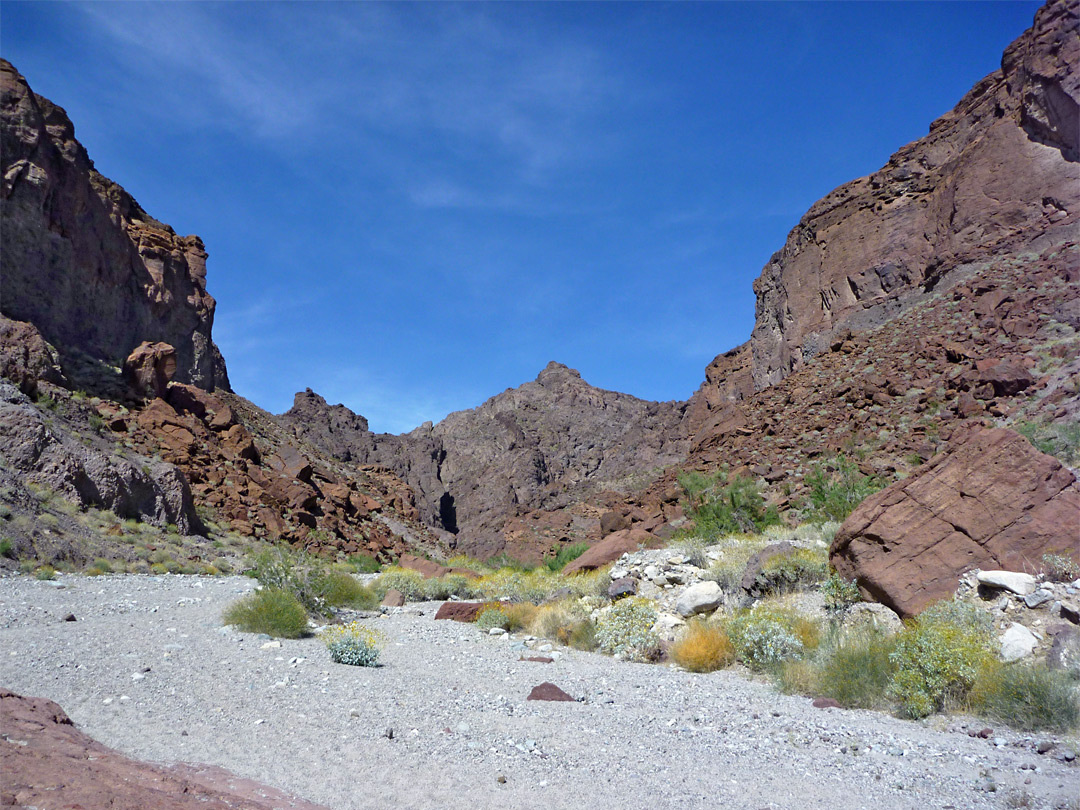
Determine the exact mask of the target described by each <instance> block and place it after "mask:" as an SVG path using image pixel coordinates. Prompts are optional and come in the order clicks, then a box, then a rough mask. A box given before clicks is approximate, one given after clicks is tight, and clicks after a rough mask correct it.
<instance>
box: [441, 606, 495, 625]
mask: <svg viewBox="0 0 1080 810" xmlns="http://www.w3.org/2000/svg"><path fill="white" fill-rule="evenodd" d="M503 604H504V603H502V602H443V603H442V604H441V605H439V609H438V610H437V611H436V612H435V618H436V619H453V620H454V621H455V622H465V623H467V624H468V623H471V622H475V621H476V617H477V616H479V615H480V613H481V611H483V610H486V609H487V608H489V607H493V606H497V605H503Z"/></svg>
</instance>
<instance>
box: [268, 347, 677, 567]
mask: <svg viewBox="0 0 1080 810" xmlns="http://www.w3.org/2000/svg"><path fill="white" fill-rule="evenodd" d="M685 408H686V405H685V403H664V402H647V401H644V400H640V399H637V398H635V397H631V396H628V395H626V394H617V393H614V392H612V391H603V390H601V389H599V388H594V387H593V386H591V385H589V384H588V383H586V382H585V381H584V380H582V379H581V376H580V375H579V374H578V372H576V371H574V370H573V369H569V368H567V367H566V366H563V365H560V364H558V363H549V364H548V366H547V368H545V369H544V370H543V371H542V372H540V375H539V376H538V377H537V378H536V380H535V381H533V382H529V383H525V384H524V385H522V386H520V387H518V388H515V389H511V390H508V391H505V392H503V393H502V394H499V395H498V396H495V397H492V398H491V399H489V400H488V401H487V402H485V403H484V404H483V405H481V406H480V407H478V408H474V409H472V410H468V411H459V412H457V413H452V414H450V415H449V416H448V417H446V419H444V420H443V421H442V422H440V423H439V424H437V425H430V424H428V425H424V426H422V427H419V428H417V429H416V430H414V431H412V432H411V433H407V434H404V435H402V436H388V435H382V434H381V435H376V434H372V433H371V432H370V431H369V430H368V429H367V420H365V419H364V418H363V417H360V416H357V415H356V414H353V413H352V412H351V411H349V410H348V409H347V408H344V407H343V406H341V405H335V406H333V407H331V406H328V405H327V404H326V401H325V400H323V398H322V397H320V396H318V395H317V394H315V393H313V392H311V391H310V390H309V391H307V392H305V393H302V394H297V395H296V400H295V404H294V405H293V408H292V409H291V410H290V411H289V412H288V413H286V414H284V415H283V416H282V417H281V420H282V422H283V423H284V424H286V425H288V426H291V428H292V429H293V430H294V431H295V432H296V434H297V435H298V436H300V437H302V438H304V439H305V440H306V441H308V442H310V443H311V444H313V445H314V446H316V447H318V448H320V449H321V450H323V451H324V452H327V453H329V454H331V455H333V456H334V457H335V458H339V459H343V460H344V459H348V460H352V461H354V462H360V463H374V464H380V465H382V466H385V467H387V468H389V469H391V470H393V471H394V472H395V473H397V474H398V475H399V476H401V477H402V478H403V479H404V480H405V481H407V482H408V483H409V484H410V485H411V486H412V487H413V489H414V490H415V491H416V493H417V499H418V501H419V502H420V504H419V505H420V512H421V518H422V519H423V520H424V521H425V522H428V523H429V524H430V525H433V526H437V527H440V528H442V529H445V530H447V531H449V532H452V533H454V534H456V535H457V537H456V548H457V549H459V550H461V551H465V552H467V553H469V554H473V555H475V556H481V557H486V556H491V555H492V554H496V553H498V552H499V551H501V550H502V549H503V548H504V547H505V542H506V541H505V538H504V537H503V535H502V529H503V527H504V525H505V524H506V521H507V519H508V518H510V517H513V516H515V515H518V514H521V513H524V512H526V511H528V510H529V509H534V508H538V507H544V506H559V505H565V504H567V503H569V502H570V501H571V500H572V499H574V498H576V497H580V496H582V495H584V494H588V492H589V491H591V490H593V489H598V488H600V486H601V485H604V486H611V484H612V482H619V481H621V480H625V479H627V478H629V477H632V476H633V475H635V474H641V472H642V471H646V470H654V469H659V468H661V467H663V466H665V465H668V464H672V463H675V462H677V461H681V460H682V459H683V458H684V457H685V454H686V449H687V446H688V442H687V440H686V439H685V430H684V428H683V427H682V423H683V420H684V418H685ZM451 542H454V541H451Z"/></svg>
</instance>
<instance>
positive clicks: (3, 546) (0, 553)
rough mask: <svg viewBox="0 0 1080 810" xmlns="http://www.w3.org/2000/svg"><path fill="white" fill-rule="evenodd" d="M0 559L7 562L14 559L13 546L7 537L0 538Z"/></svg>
mask: <svg viewBox="0 0 1080 810" xmlns="http://www.w3.org/2000/svg"><path fill="white" fill-rule="evenodd" d="M0 557H6V558H7V559H9V560H13V559H15V544H14V543H12V542H11V540H9V539H8V538H7V537H4V538H0Z"/></svg>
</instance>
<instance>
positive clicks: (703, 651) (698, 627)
mask: <svg viewBox="0 0 1080 810" xmlns="http://www.w3.org/2000/svg"><path fill="white" fill-rule="evenodd" d="M668 652H669V655H670V656H671V658H672V660H673V661H675V663H676V664H678V665H679V666H681V667H683V668H684V669H688V670H690V671H691V672H714V671H715V670H718V669H723V668H724V667H726V666H729V665H730V664H732V663H734V662H735V647H734V645H733V644H732V643H731V639H730V638H728V634H727V632H725V630H724V628H723V627H721V626H720V625H717V624H710V623H708V622H705V621H701V620H698V621H693V622H690V624H688V625H687V626H686V629H685V630H683V632H682V634H681V635H680V636H679V638H678V640H677V641H676V642H675V644H673V645H672V647H671V649H670V650H669V651H668Z"/></svg>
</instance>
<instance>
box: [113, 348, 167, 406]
mask: <svg viewBox="0 0 1080 810" xmlns="http://www.w3.org/2000/svg"><path fill="white" fill-rule="evenodd" d="M175 373H176V350H175V349H174V348H173V347H172V346H170V345H169V344H168V343H150V342H144V343H141V344H140V345H139V346H138V347H137V348H136V349H135V350H134V351H133V352H132V353H131V354H129V355H128V356H127V359H126V360H125V361H124V379H125V380H126V381H127V384H128V385H130V386H131V390H132V391H134V392H135V393H136V394H137V395H139V396H141V397H146V398H150V397H159V398H164V396H165V394H166V392H167V391H168V387H169V381H170V380H171V379H172V378H173V375H174V374H175Z"/></svg>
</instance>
